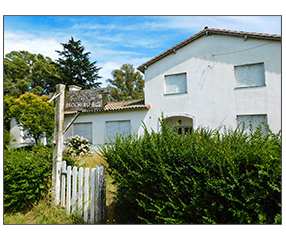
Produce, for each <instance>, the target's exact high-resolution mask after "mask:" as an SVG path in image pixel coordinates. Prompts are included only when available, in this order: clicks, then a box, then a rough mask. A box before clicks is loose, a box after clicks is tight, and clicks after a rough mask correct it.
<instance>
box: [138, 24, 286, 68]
mask: <svg viewBox="0 0 286 250" xmlns="http://www.w3.org/2000/svg"><path fill="white" fill-rule="evenodd" d="M211 34H218V35H230V36H240V37H249V38H257V39H267V40H277V41H281V35H273V34H263V33H254V32H244V31H233V30H225V29H213V28H208V27H206V28H205V29H203V30H201V31H200V32H198V33H196V34H195V35H193V36H191V37H190V38H188V39H186V40H184V41H183V42H181V43H179V44H177V45H175V46H173V47H172V48H170V49H168V50H166V51H165V52H163V53H161V54H160V55H158V56H156V57H154V58H152V59H151V60H149V61H147V62H146V63H143V64H142V65H140V66H139V67H138V68H137V69H138V70H140V71H141V72H142V73H144V72H145V69H146V67H148V66H149V65H151V64H152V63H154V62H156V61H158V60H160V59H161V58H163V57H165V56H167V55H168V54H170V53H172V52H174V51H175V50H177V49H179V48H181V47H183V46H185V45H187V44H188V43H190V42H192V41H194V40H196V39H198V38H199V37H201V36H203V35H211Z"/></svg>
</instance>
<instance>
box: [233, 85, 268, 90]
mask: <svg viewBox="0 0 286 250" xmlns="http://www.w3.org/2000/svg"><path fill="white" fill-rule="evenodd" d="M265 87H266V84H265V85H258V86H247V85H245V86H235V87H234V90H236V89H253V88H265Z"/></svg>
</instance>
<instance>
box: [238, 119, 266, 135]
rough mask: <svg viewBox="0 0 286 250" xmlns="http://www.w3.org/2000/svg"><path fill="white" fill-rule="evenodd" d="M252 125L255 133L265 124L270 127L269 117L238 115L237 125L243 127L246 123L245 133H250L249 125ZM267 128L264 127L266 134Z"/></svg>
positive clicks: (263, 131)
mask: <svg viewBox="0 0 286 250" xmlns="http://www.w3.org/2000/svg"><path fill="white" fill-rule="evenodd" d="M250 121H251V124H252V128H253V131H255V130H256V128H257V127H258V126H260V125H262V124H263V123H264V124H265V125H268V123H267V115H238V116H237V125H242V123H243V122H244V124H245V132H247V133H249V124H250ZM266 131H267V130H266V127H265V126H264V125H262V133H263V134H265V133H266Z"/></svg>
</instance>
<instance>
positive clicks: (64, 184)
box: [60, 161, 106, 224]
mask: <svg viewBox="0 0 286 250" xmlns="http://www.w3.org/2000/svg"><path fill="white" fill-rule="evenodd" d="M105 190H106V181H105V166H104V165H98V166H96V168H92V169H91V171H90V170H89V168H86V169H85V171H83V168H82V167H80V168H79V169H78V168H77V167H73V168H72V167H71V166H68V167H66V162H65V161H63V162H62V169H61V191H60V196H61V206H62V207H65V208H66V211H67V213H68V214H70V213H77V214H78V215H80V216H81V217H82V218H83V220H84V221H85V222H86V223H90V224H93V223H95V222H100V221H101V220H102V219H103V218H104V216H105V205H106V191H105Z"/></svg>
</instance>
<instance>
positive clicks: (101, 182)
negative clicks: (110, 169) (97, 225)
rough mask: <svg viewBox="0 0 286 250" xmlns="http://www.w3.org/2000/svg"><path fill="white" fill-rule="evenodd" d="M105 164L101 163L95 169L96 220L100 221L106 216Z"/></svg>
mask: <svg viewBox="0 0 286 250" xmlns="http://www.w3.org/2000/svg"><path fill="white" fill-rule="evenodd" d="M105 178H106V176H105V166H104V165H99V166H96V169H95V188H96V190H95V206H96V209H95V221H96V222H100V221H101V220H102V219H104V217H105V206H106V193H105V192H106V180H105Z"/></svg>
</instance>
